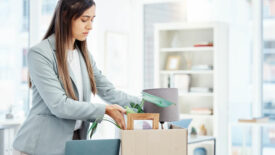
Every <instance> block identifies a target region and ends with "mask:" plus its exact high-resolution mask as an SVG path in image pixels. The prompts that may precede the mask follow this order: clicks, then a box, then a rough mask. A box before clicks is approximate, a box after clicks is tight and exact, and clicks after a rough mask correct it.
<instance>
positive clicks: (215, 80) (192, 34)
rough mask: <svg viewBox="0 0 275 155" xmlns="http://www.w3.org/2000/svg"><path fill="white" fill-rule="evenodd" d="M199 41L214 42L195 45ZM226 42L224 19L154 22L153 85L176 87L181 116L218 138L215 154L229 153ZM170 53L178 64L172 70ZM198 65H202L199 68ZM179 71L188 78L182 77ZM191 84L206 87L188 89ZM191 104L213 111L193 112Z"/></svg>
mask: <svg viewBox="0 0 275 155" xmlns="http://www.w3.org/2000/svg"><path fill="white" fill-rule="evenodd" d="M202 43H213V45H212V46H211V45H210V46H204V47H195V46H194V45H195V44H202ZM227 46H228V30H227V26H226V25H225V24H223V23H217V22H208V23H169V24H156V25H155V59H154V61H155V66H154V71H155V72H154V76H155V78H154V79H155V81H154V82H155V83H154V86H155V87H161V88H167V87H175V88H178V89H179V104H180V113H181V114H180V118H192V123H191V125H190V129H191V127H195V128H196V129H197V132H199V127H200V126H201V125H204V126H205V127H206V129H207V135H208V136H214V137H215V138H216V140H217V153H216V154H223V155H226V154H228V148H227V146H228V110H229V109H228V47H227ZM171 56H172V57H173V56H174V57H175V56H176V57H177V58H179V59H178V60H180V61H179V62H180V63H179V65H178V67H177V68H174V69H173V70H169V69H167V63H168V58H169V57H171ZM174 63H175V62H174ZM198 66H200V67H201V66H204V67H205V68H201V69H198ZM179 75H180V76H179ZM182 75H184V77H188V79H189V80H186V78H182ZM186 75H187V76H186ZM176 77H177V78H176ZM175 79H177V80H175ZM188 81H189V82H188ZM182 86H185V88H183V87H182ZM186 86H187V87H186ZM191 87H199V88H203V89H204V90H205V89H206V90H209V91H196V92H190V90H191V89H190V88H191ZM194 108H209V109H211V110H212V111H213V112H212V114H211V115H202V114H192V113H191V110H192V109H194ZM190 129H189V130H190Z"/></svg>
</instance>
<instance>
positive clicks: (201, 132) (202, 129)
mask: <svg viewBox="0 0 275 155" xmlns="http://www.w3.org/2000/svg"><path fill="white" fill-rule="evenodd" d="M199 135H203V136H206V135H207V130H206V128H205V126H204V124H202V125H201V126H200V129H199Z"/></svg>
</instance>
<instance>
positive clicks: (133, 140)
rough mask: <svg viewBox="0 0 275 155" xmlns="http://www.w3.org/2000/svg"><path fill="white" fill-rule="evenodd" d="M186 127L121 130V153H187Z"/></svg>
mask: <svg viewBox="0 0 275 155" xmlns="http://www.w3.org/2000/svg"><path fill="white" fill-rule="evenodd" d="M187 134H188V133H187V129H164V130H154V129H151V130H121V155H187V143H188V140H187V138H188V135H187Z"/></svg>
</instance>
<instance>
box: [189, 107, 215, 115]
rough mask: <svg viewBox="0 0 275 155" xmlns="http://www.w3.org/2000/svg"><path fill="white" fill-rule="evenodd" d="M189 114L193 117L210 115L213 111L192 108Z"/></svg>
mask: <svg viewBox="0 0 275 155" xmlns="http://www.w3.org/2000/svg"><path fill="white" fill-rule="evenodd" d="M190 113H191V114H194V115H212V114H213V110H212V109H210V108H192V109H191V111H190Z"/></svg>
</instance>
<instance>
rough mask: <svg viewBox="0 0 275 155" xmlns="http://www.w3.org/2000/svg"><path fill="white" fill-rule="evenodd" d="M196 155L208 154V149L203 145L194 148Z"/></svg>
mask: <svg viewBox="0 0 275 155" xmlns="http://www.w3.org/2000/svg"><path fill="white" fill-rule="evenodd" d="M194 155H207V153H206V149H205V148H203V147H197V148H195V150H194Z"/></svg>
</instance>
